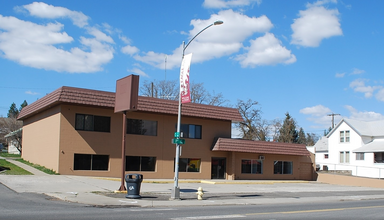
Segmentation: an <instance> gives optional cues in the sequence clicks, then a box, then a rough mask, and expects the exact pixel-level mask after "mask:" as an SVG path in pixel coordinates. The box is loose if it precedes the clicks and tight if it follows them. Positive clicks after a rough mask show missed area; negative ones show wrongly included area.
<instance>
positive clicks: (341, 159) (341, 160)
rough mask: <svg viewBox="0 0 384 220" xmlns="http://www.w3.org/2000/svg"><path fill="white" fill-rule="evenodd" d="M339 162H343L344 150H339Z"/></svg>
mask: <svg viewBox="0 0 384 220" xmlns="http://www.w3.org/2000/svg"><path fill="white" fill-rule="evenodd" d="M340 163H344V151H340Z"/></svg>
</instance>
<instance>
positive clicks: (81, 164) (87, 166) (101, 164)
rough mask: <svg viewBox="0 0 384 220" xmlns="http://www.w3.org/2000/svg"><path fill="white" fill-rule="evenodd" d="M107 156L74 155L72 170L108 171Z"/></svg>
mask: <svg viewBox="0 0 384 220" xmlns="http://www.w3.org/2000/svg"><path fill="white" fill-rule="evenodd" d="M108 165H109V156H108V155H96V154H75V155H74V164H73V169H74V170H108Z"/></svg>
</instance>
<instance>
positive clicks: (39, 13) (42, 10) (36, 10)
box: [23, 2, 88, 27]
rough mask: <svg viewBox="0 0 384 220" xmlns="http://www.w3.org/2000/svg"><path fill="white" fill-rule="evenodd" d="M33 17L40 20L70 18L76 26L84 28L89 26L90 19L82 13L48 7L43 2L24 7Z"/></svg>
mask: <svg viewBox="0 0 384 220" xmlns="http://www.w3.org/2000/svg"><path fill="white" fill-rule="evenodd" d="M23 7H24V8H25V9H27V10H28V11H29V13H30V14H31V15H33V16H36V17H40V18H50V19H55V18H65V17H68V18H70V19H71V20H72V21H73V23H74V24H75V25H76V26H79V27H84V26H86V25H88V17H87V16H86V15H84V14H83V13H81V12H77V11H71V10H69V9H67V8H63V7H57V6H53V5H48V4H45V3H43V2H33V3H32V4H29V5H24V6H23Z"/></svg>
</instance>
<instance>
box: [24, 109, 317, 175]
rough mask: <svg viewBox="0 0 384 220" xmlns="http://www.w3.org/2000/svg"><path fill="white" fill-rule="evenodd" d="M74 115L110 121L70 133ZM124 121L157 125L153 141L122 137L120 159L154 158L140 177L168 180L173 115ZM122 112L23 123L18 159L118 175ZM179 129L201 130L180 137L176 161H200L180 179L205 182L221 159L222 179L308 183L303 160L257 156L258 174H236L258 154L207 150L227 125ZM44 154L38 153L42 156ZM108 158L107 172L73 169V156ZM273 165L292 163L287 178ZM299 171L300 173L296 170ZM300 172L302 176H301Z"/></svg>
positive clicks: (44, 115) (198, 121)
mask: <svg viewBox="0 0 384 220" xmlns="http://www.w3.org/2000/svg"><path fill="white" fill-rule="evenodd" d="M76 113H80V114H89V115H98V116H109V117H111V132H109V133H107V132H94V131H77V130H75V116H76ZM127 118H133V119H145V120H153V121H157V122H158V127H157V136H146V135H131V134H127V135H126V155H128V156H150V157H156V170H155V172H138V171H127V172H126V173H140V174H143V176H144V178H145V179H172V178H173V177H174V158H175V153H176V148H175V145H174V144H172V143H171V139H173V138H174V133H175V130H176V122H177V116H176V115H167V114H155V113H145V112H128V113H127ZM122 120H123V115H122V113H114V111H113V109H111V108H96V107H87V106H80V105H67V104H62V105H60V106H56V107H54V108H52V109H50V110H48V111H44V112H41V113H39V114H38V115H36V116H33V117H31V118H29V119H27V120H25V121H24V130H23V158H25V159H26V160H29V161H31V162H33V163H37V164H40V165H43V166H45V167H47V168H50V169H53V170H55V171H57V172H59V173H60V174H64V175H84V176H105V177H120V176H121V143H122ZM181 123H182V124H194V125H202V139H188V138H185V140H186V143H185V145H182V150H181V156H180V158H199V159H201V167H200V172H196V173H193V172H188V173H186V172H180V173H179V178H180V179H211V178H212V176H211V160H212V158H213V157H214V158H226V171H227V175H226V178H227V179H308V180H309V179H311V178H312V173H311V172H309V171H310V170H311V168H308V166H309V167H313V166H312V161H311V160H310V159H309V157H305V156H283V155H272V154H263V155H264V156H265V160H264V164H263V174H261V175H260V174H242V173H241V160H242V159H258V157H259V155H260V154H251V153H236V152H217V151H211V147H212V144H213V141H214V139H215V138H217V137H223V138H230V137H231V122H230V121H222V120H212V119H203V118H193V117H186V116H184V117H183V116H182V118H181ZM42 152H44V153H42ZM76 153H78V154H99V155H109V158H110V161H109V170H108V171H89V170H73V166H74V154H76ZM275 160H282V161H292V162H293V174H287V175H276V174H273V162H274V161H275ZM304 166H305V169H303V168H302V167H304ZM303 170H304V171H305V172H304V173H303Z"/></svg>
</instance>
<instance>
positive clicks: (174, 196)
mask: <svg viewBox="0 0 384 220" xmlns="http://www.w3.org/2000/svg"><path fill="white" fill-rule="evenodd" d="M223 23H224V22H223V21H215V22H213V23H212V24H210V25H208V26H207V27H205V28H204V29H203V30H201V31H200V32H199V33H197V34H196V35H195V36H194V37H193V38H192V39H191V40H190V41H189V42H188V43H187V45H185V42H184V41H183V56H182V59H181V60H182V62H183V59H184V52H185V50H186V49H187V47H188V46H189V44H190V43H191V42H192V41H193V40H194V39H195V38H196V37H197V36H198V35H199V34H201V33H202V32H203V31H205V30H207V29H208V28H210V27H212V26H213V25H221V24H223ZM179 81H180V80H179ZM180 83H181V82H180ZM180 122H181V89H180V91H179V110H178V114H177V132H176V133H175V138H176V139H179V138H180V124H181V123H180ZM174 140H175V139H174ZM175 142H176V158H175V178H174V186H173V189H172V195H171V199H180V188H179V159H180V142H179V141H175Z"/></svg>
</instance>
